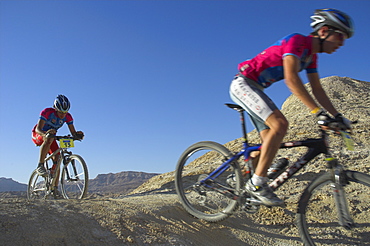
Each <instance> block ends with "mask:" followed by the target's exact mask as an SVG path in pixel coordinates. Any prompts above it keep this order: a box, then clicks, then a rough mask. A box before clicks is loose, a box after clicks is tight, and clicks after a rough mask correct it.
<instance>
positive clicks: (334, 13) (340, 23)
mask: <svg viewBox="0 0 370 246" xmlns="http://www.w3.org/2000/svg"><path fill="white" fill-rule="evenodd" d="M311 19H312V23H311V27H312V28H313V32H317V31H318V30H319V29H320V28H321V27H323V26H330V27H333V28H335V29H337V30H340V31H342V32H344V33H346V34H347V36H348V38H350V37H352V36H353V34H354V32H355V31H354V26H353V22H352V20H351V18H350V17H349V16H348V15H346V14H345V13H343V12H341V11H339V10H336V9H316V10H315V13H314V15H313V16H311Z"/></svg>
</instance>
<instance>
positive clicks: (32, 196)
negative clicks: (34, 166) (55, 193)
mask: <svg viewBox="0 0 370 246" xmlns="http://www.w3.org/2000/svg"><path fill="white" fill-rule="evenodd" d="M46 184H47V182H46V178H44V177H42V176H40V175H38V173H37V172H36V170H34V171H33V172H32V174H31V177H30V180H29V181H28V187H27V198H28V200H36V199H45V198H46V195H47V186H46Z"/></svg>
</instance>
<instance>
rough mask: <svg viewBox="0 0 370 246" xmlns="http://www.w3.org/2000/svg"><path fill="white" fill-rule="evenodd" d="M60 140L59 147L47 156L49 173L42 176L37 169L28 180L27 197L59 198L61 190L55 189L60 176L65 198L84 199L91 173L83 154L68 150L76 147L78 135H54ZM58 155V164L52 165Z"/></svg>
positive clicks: (30, 198)
mask: <svg viewBox="0 0 370 246" xmlns="http://www.w3.org/2000/svg"><path fill="white" fill-rule="evenodd" d="M52 137H54V138H55V139H56V140H58V141H59V149H58V150H57V151H55V152H54V153H53V154H51V155H49V156H47V157H46V158H45V162H44V163H45V168H46V170H47V175H46V176H45V177H43V176H40V175H39V174H38V173H37V172H36V170H34V171H33V172H32V174H31V177H30V179H29V182H28V189H27V197H28V199H29V200H33V199H47V198H54V199H58V198H59V196H60V195H59V192H58V191H57V190H54V187H56V186H57V184H58V177H60V184H61V191H62V196H63V197H64V198H65V199H82V198H84V196H85V195H86V193H87V187H88V181H89V174H88V170H87V165H86V163H85V161H84V159H82V157H81V156H79V155H76V154H72V152H71V151H68V149H69V148H73V147H74V140H80V138H78V137H71V136H52ZM58 154H59V157H58V161H57V163H56V165H55V166H54V167H53V166H52V163H53V162H52V158H53V157H54V156H57V155H58Z"/></svg>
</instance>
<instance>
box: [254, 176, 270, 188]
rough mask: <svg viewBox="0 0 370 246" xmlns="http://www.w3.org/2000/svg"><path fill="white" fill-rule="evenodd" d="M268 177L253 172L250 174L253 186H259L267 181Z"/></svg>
mask: <svg viewBox="0 0 370 246" xmlns="http://www.w3.org/2000/svg"><path fill="white" fill-rule="evenodd" d="M267 180H268V178H267V177H261V176H258V175H256V174H253V176H252V184H254V185H255V186H261V185H263V184H265V183H267Z"/></svg>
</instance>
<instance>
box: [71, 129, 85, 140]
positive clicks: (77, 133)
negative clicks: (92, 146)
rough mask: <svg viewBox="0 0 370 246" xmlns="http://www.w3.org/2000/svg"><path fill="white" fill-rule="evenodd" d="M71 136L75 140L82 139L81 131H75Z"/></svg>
mask: <svg viewBox="0 0 370 246" xmlns="http://www.w3.org/2000/svg"><path fill="white" fill-rule="evenodd" d="M73 136H74V137H75V138H77V139H78V140H82V139H84V136H85V135H84V133H83V132H82V131H77V132H76V133H75V134H73Z"/></svg>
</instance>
